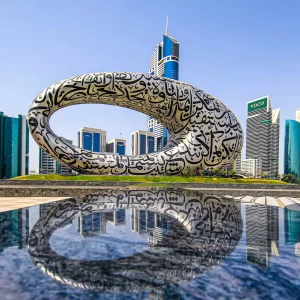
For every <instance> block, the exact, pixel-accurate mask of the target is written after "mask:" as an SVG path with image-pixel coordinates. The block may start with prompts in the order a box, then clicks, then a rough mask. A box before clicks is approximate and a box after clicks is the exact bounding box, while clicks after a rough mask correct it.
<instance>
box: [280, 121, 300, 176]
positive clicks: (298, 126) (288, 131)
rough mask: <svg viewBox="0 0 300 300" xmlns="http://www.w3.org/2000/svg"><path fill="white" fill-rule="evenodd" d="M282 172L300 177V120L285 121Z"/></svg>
mask: <svg viewBox="0 0 300 300" xmlns="http://www.w3.org/2000/svg"><path fill="white" fill-rule="evenodd" d="M284 174H294V176H295V177H298V178H300V122H297V121H294V120H286V121H285V138H284Z"/></svg>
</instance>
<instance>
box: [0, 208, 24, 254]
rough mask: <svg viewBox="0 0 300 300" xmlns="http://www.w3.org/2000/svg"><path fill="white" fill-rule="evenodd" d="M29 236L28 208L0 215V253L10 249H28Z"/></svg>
mask: <svg viewBox="0 0 300 300" xmlns="http://www.w3.org/2000/svg"><path fill="white" fill-rule="evenodd" d="M28 234H29V211H28V209H27V208H22V209H18V210H12V211H6V212H3V213H0V252H2V251H3V250H4V249H6V248H8V247H13V246H18V248H19V249H22V248H24V247H26V243H27V240H28Z"/></svg>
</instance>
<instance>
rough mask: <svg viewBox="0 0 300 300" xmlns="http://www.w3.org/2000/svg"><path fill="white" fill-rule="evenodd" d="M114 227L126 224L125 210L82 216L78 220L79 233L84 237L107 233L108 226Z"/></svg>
mask: <svg viewBox="0 0 300 300" xmlns="http://www.w3.org/2000/svg"><path fill="white" fill-rule="evenodd" d="M107 223H108V224H111V225H113V226H118V225H124V224H126V211H125V209H118V210H113V211H101V212H95V213H91V214H88V215H86V216H82V217H80V218H79V219H78V232H79V233H80V234H81V235H82V236H90V235H96V234H98V235H99V234H103V233H106V224H107Z"/></svg>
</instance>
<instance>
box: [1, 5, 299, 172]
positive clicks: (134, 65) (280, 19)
mask: <svg viewBox="0 0 300 300" xmlns="http://www.w3.org/2000/svg"><path fill="white" fill-rule="evenodd" d="M167 15H168V16H169V34H170V35H171V36H173V37H174V38H176V39H177V40H178V41H179V42H180V71H179V76H180V78H179V79H180V80H181V81H184V82H187V83H190V84H193V85H195V86H196V87H198V88H200V89H203V90H205V91H206V92H208V93H210V94H212V95H214V96H215V97H217V98H219V99H220V100H221V101H222V102H224V103H225V104H226V105H228V106H229V107H230V108H231V109H232V110H233V112H234V113H235V114H236V116H237V117H238V118H239V120H240V121H241V123H242V125H243V129H244V133H245V131H246V127H245V124H246V103H247V102H248V101H250V100H252V99H255V98H258V97H261V96H265V95H269V96H270V100H271V103H272V107H273V108H281V144H280V171H281V172H283V142H284V141H283V139H284V122H285V120H286V119H295V110H296V109H297V108H299V107H300V97H299V95H300V84H299V82H300V39H299V32H300V18H299V15H300V1H297V0H288V1H277V0H264V1H261V0H229V1H222V0H218V1H216V0H211V1H202V0H195V1H185V2H184V1H174V0H173V1H153V0H152V1H133V0H128V1H121V0H120V1H100V0H99V1H76V0H73V1H66V0H65V1H58V0H53V1H2V2H1V4H0V36H1V43H0V82H1V84H0V111H4V112H5V113H6V114H7V115H9V116H17V114H19V113H21V114H27V111H28V109H29V107H30V105H31V103H32V101H33V100H34V98H35V97H36V96H37V95H38V94H39V92H41V91H42V90H43V89H45V88H46V87H48V86H49V85H51V84H52V83H54V82H56V81H59V80H62V79H66V78H68V77H71V76H74V75H79V74H84V73H90V72H105V71H128V72H129V71H132V72H141V73H146V72H147V70H148V62H149V59H150V56H151V54H152V52H153V50H154V48H155V46H156V44H157V43H158V42H160V41H161V40H162V35H163V33H164V31H165V20H166V16H167ZM51 126H52V129H53V130H54V131H55V132H56V133H57V134H58V135H60V136H64V137H65V138H68V139H72V140H73V141H74V143H77V131H78V130H79V129H80V128H81V127H83V126H87V127H96V128H101V129H104V130H106V131H107V138H108V139H112V138H114V137H120V132H122V137H123V138H126V139H127V149H126V152H127V154H130V134H131V132H133V131H135V130H137V129H146V116H144V115H142V114H141V113H138V112H135V111H132V110H128V109H125V108H119V107H113V106H106V105H79V106H74V107H70V108H65V109H63V110H61V111H58V112H57V113H56V114H54V115H53V117H52V119H51ZM30 169H31V170H36V171H37V170H38V146H37V145H36V144H35V142H34V141H33V140H32V139H31V141H30Z"/></svg>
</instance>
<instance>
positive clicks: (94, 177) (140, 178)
mask: <svg viewBox="0 0 300 300" xmlns="http://www.w3.org/2000/svg"><path fill="white" fill-rule="evenodd" d="M12 180H74V181H77V180H81V181H105V182H110V181H118V182H149V183H151V182H155V183H172V182H174V183H176V182H187V183H247V184H253V183H260V184H286V182H283V181H280V180H273V179H258V178H253V179H251V178H243V179H232V178H221V177H180V176H113V175H107V176H104V175H103V176H100V175H76V176H64V175H57V174H51V175H26V176H19V177H15V178H12Z"/></svg>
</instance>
